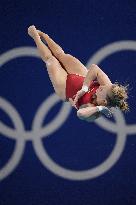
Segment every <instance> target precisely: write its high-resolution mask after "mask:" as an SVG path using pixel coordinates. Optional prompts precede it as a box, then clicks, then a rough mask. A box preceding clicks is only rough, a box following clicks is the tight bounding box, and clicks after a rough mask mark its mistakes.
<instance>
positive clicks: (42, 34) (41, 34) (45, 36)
mask: <svg viewBox="0 0 136 205" xmlns="http://www.w3.org/2000/svg"><path fill="white" fill-rule="evenodd" d="M37 32H38V34H39V36H40V37H43V38H44V39H46V38H49V36H48V35H47V34H46V33H44V32H42V31H40V30H37Z"/></svg>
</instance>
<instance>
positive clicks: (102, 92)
mask: <svg viewBox="0 0 136 205" xmlns="http://www.w3.org/2000/svg"><path fill="white" fill-rule="evenodd" d="M111 87H112V85H100V86H99V88H98V89H97V90H96V96H97V98H96V101H97V104H98V105H104V106H106V104H107V100H106V98H107V96H110V95H111Z"/></svg>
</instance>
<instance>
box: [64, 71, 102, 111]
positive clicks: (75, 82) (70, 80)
mask: <svg viewBox="0 0 136 205" xmlns="http://www.w3.org/2000/svg"><path fill="white" fill-rule="evenodd" d="M84 78H85V77H83V76H80V75H78V74H68V75H67V80H66V100H68V99H69V98H72V99H73V100H74V98H75V95H76V93H77V91H79V90H81V88H82V85H83V82H84ZM99 86H100V84H99V83H98V81H96V80H93V81H91V83H90V86H89V91H88V92H87V93H85V94H84V95H83V96H82V97H81V98H79V100H78V102H77V103H76V106H77V108H78V109H79V107H80V106H81V105H83V104H87V103H91V101H92V100H93V98H92V97H93V94H94V93H95V92H96V90H97V89H98V87H99Z"/></svg>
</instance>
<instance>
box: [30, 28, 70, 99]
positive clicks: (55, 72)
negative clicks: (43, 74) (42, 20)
mask: <svg viewBox="0 0 136 205" xmlns="http://www.w3.org/2000/svg"><path fill="white" fill-rule="evenodd" d="M28 34H29V35H30V36H31V37H32V38H33V39H34V41H35V43H36V46H37V49H38V51H39V54H40V56H41V58H42V60H43V61H44V62H45V63H46V67H47V71H48V74H49V77H50V80H51V82H52V85H53V87H54V90H55V92H56V94H57V95H58V96H59V97H60V98H61V99H62V100H66V96H65V88H66V79H67V72H66V71H65V70H64V69H63V68H62V67H61V65H60V63H59V61H58V60H57V59H56V58H55V57H54V56H53V55H52V53H51V52H50V50H49V49H48V47H47V46H46V45H45V44H44V43H43V42H42V41H41V39H40V36H39V34H38V32H37V30H36V28H35V27H34V26H30V27H29V28H28Z"/></svg>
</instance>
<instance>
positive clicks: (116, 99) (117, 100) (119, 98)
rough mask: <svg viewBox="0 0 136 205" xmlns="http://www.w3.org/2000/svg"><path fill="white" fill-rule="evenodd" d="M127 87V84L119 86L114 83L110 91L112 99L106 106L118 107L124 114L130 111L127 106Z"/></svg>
mask: <svg viewBox="0 0 136 205" xmlns="http://www.w3.org/2000/svg"><path fill="white" fill-rule="evenodd" d="M128 87H129V84H127V85H121V84H120V83H118V82H117V81H116V82H115V83H114V84H113V86H112V89H111V92H112V97H111V98H109V100H108V101H109V102H108V105H109V106H110V107H119V108H120V110H122V111H125V112H128V111H130V109H129V105H128V102H127V99H128Z"/></svg>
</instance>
